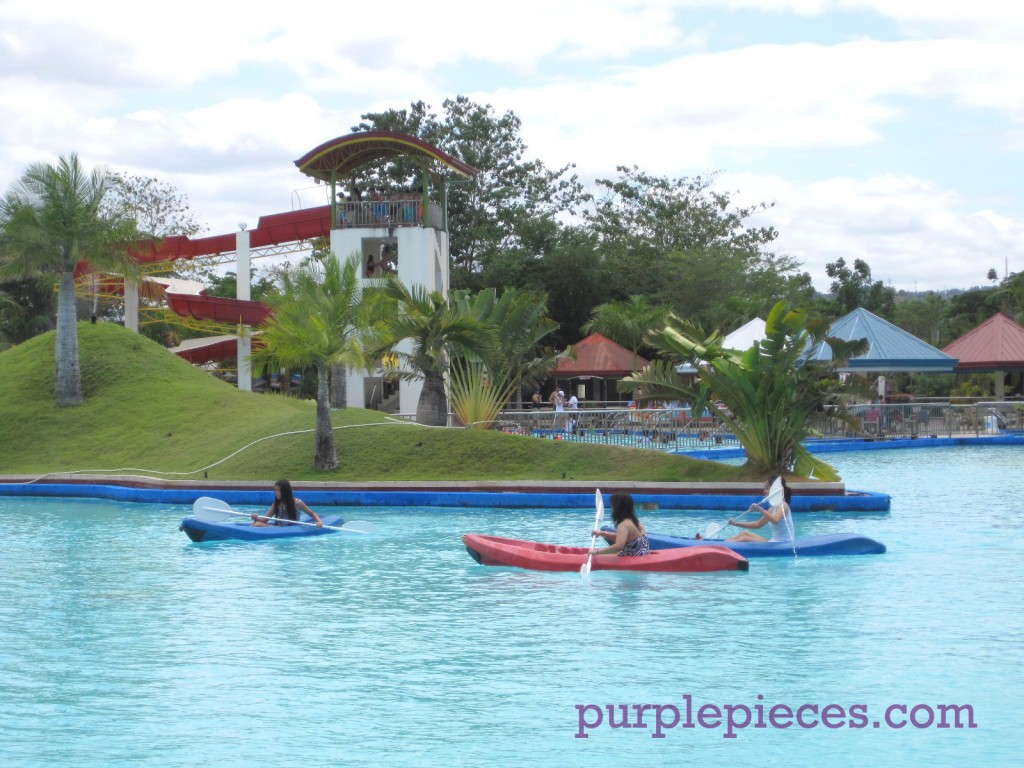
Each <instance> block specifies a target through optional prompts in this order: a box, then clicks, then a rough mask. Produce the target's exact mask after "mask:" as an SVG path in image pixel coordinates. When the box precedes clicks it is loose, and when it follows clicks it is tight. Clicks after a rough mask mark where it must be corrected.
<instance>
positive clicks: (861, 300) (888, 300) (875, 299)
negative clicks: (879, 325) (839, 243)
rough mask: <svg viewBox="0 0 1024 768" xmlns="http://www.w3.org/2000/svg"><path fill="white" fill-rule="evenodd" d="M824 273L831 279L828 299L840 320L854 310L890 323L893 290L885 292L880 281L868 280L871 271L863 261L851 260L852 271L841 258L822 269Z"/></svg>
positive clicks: (894, 290)
mask: <svg viewBox="0 0 1024 768" xmlns="http://www.w3.org/2000/svg"><path fill="white" fill-rule="evenodd" d="M825 273H826V274H827V275H828V276H829V277H831V278H832V285H831V290H832V298H833V303H834V306H835V311H836V316H837V317H839V316H842V315H845V314H847V313H849V312H852V311H853V310H855V309H857V308H858V307H863V308H864V309H866V310H868V311H869V312H874V313H875V314H876V315H878V316H879V317H884V318H885V319H886V320H891V319H892V317H893V314H894V312H895V309H896V289H894V288H887V287H886V286H885V284H884V283H883V282H882V281H881V280H874V281H873V280H872V279H871V267H869V266H868V263H867V262H866V261H864V260H863V259H855V260H854V262H853V269H850V267H848V266H846V259H843V258H842V257H840V258H838V259H836V260H835V261H833V262H830V263H828V264H826V265H825Z"/></svg>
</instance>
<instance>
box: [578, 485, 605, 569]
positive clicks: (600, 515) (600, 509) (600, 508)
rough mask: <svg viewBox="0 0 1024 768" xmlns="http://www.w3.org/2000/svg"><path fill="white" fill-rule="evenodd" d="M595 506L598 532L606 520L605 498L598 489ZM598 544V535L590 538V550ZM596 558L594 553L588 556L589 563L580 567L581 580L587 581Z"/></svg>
mask: <svg viewBox="0 0 1024 768" xmlns="http://www.w3.org/2000/svg"><path fill="white" fill-rule="evenodd" d="M594 506H595V507H597V512H596V513H594V530H595V531H596V530H597V529H598V528H599V527H600V526H601V521H602V520H604V496H602V495H601V489H600V488H598V489H597V490H596V491H595V492H594ZM596 543H597V534H596V533H595V534H593V535H592V536H591V537H590V548H591V549H593V548H594V545H595V544H596ZM593 558H594V555H593V554H592V553H588V554H587V562H585V563H584V564H583V565H581V566H580V578H582V579H585V578H587V577H588V576H589V575H590V561H591V560H592V559H593Z"/></svg>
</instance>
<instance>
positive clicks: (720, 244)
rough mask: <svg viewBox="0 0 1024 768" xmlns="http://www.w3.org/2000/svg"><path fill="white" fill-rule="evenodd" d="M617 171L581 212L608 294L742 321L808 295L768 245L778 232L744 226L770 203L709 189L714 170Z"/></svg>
mask: <svg viewBox="0 0 1024 768" xmlns="http://www.w3.org/2000/svg"><path fill="white" fill-rule="evenodd" d="M618 173H619V176H618V178H617V179H599V180H598V181H597V185H598V187H599V188H600V189H601V190H602V192H601V193H599V195H598V200H597V202H596V204H595V206H594V208H593V209H592V210H590V211H587V212H585V219H586V222H587V225H588V227H589V229H590V231H592V232H593V233H594V235H595V236H596V237H597V240H598V246H597V247H598V251H599V253H600V256H601V259H602V260H603V266H604V271H605V275H606V283H605V284H606V285H607V286H608V287H607V289H606V296H607V295H608V294H609V293H610V294H611V299H612V300H622V299H626V298H627V297H628V296H631V295H642V296H646V297H649V298H650V300H651V301H652V302H653V303H657V304H663V305H665V306H666V307H670V308H672V309H673V310H674V311H675V312H676V313H677V314H679V315H680V316H685V317H688V318H690V319H691V320H693V321H694V322H698V323H707V324H714V325H732V324H735V325H738V324H740V322H741V321H742V320H749V319H750V317H751V316H752V315H753V314H758V313H759V312H761V311H766V310H767V309H768V308H770V306H771V305H772V304H774V303H775V301H777V300H778V299H780V298H793V299H795V298H797V297H798V296H802V295H806V293H807V290H808V287H809V286H810V277H809V276H806V275H798V274H797V273H796V266H797V265H796V262H794V261H793V260H792V259H790V258H788V257H784V256H777V255H775V254H773V253H772V252H771V250H770V246H771V244H772V242H773V241H774V240H775V239H776V237H777V236H778V233H777V232H776V231H775V230H774V228H772V227H758V226H752V225H751V224H750V220H751V219H752V218H753V217H754V216H756V215H758V214H760V213H762V212H763V211H765V210H767V209H768V208H770V207H771V206H770V205H769V204H767V203H762V204H759V205H753V206H745V207H737V206H735V205H734V204H733V202H732V199H731V197H730V196H729V195H728V194H726V193H723V192H718V191H716V190H714V189H713V184H714V182H715V177H714V176H711V177H707V178H705V177H700V176H698V177H696V178H693V179H687V178H681V179H669V178H664V177H658V176H652V175H650V174H647V173H644V172H642V171H640V170H638V169H637V168H635V167H633V168H627V167H625V166H620V167H619V168H618ZM793 281H796V284H795V285H791V283H792V282H793ZM762 297H764V298H762ZM752 302H756V309H754V310H753V311H752V309H751V304H752Z"/></svg>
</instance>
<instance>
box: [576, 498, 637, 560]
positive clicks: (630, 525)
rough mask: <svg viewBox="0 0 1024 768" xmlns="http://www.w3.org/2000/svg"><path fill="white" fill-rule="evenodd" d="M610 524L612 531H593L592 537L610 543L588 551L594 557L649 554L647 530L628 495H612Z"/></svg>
mask: <svg viewBox="0 0 1024 768" xmlns="http://www.w3.org/2000/svg"><path fill="white" fill-rule="evenodd" d="M612 522H613V523H615V530H614V531H594V532H593V535H594V536H603V537H604V539H605V541H608V542H610V545H609V546H607V547H602V548H601V549H592V550H590V553H591V554H594V555H614V554H616V553H618V554H619V555H622V556H624V557H629V556H635V555H649V554H651V544H650V542H648V541H647V530H646V529H645V528H644V524H643V523H641V522H640V520H639V518H637V516H636V512H635V511H634V509H633V497H632V496H630V495H629V494H628V493H615V494H612Z"/></svg>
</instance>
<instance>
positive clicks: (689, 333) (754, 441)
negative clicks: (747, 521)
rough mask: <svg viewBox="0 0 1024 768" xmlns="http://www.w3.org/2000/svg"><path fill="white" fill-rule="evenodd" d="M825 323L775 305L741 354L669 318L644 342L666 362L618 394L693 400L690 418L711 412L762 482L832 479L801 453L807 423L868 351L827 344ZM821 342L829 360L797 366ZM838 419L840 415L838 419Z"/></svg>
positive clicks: (858, 345) (862, 344) (863, 344)
mask: <svg viewBox="0 0 1024 768" xmlns="http://www.w3.org/2000/svg"><path fill="white" fill-rule="evenodd" d="M827 327H828V326H827V323H826V321H825V320H824V319H823V318H818V317H813V318H812V317H811V316H810V314H809V313H808V311H807V310H806V309H794V308H793V307H791V306H790V305H789V304H788V303H787V302H784V301H780V302H778V303H777V304H776V305H775V306H774V307H773V308H772V311H771V312H770V313H769V314H768V319H767V321H766V328H765V331H766V338H765V339H764V340H762V341H759V342H755V343H754V345H753V346H752V347H751V348H750V349H749V350H747V351H745V352H736V351H733V350H729V349H725V348H724V347H723V346H722V337H721V335H720V334H718V333H717V332H716V333H714V334H712V335H711V336H709V337H707V338H705V339H703V340H699V337H700V336H701V335H703V334H702V333H700V332H699V330H697V329H695V328H694V327H693V326H690V325H688V324H686V323H685V322H683V321H680V320H679V319H678V318H676V317H674V316H670V318H669V322H668V324H667V325H666V326H665V328H664V329H663V330H661V331H658V332H657V333H654V334H652V335H651V336H650V337H649V339H650V341H651V343H652V344H653V345H654V346H655V347H657V348H658V349H659V350H661V351H662V352H664V353H665V356H666V358H667V359H666V360H656V361H654V362H652V363H651V364H650V365H649V366H648V367H647V368H645V369H644V370H643V371H642V372H640V373H638V374H635V375H633V376H631V377H629V378H626V379H623V382H622V386H621V388H622V389H634V388H640V394H639V395H638V399H640V400H642V401H651V400H675V399H690V400H693V401H694V412H696V413H701V412H703V409H704V408H705V407H707V408H709V409H711V410H712V411H714V412H715V413H716V414H717V415H718V416H719V417H720V418H721V419H722V420H723V421H724V422H725V423H726V424H728V425H729V427H730V428H731V429H732V431H733V433H734V434H735V435H736V437H737V439H738V440H739V441H740V444H741V445H742V446H743V448H744V449H745V450H746V453H747V464H748V466H751V467H752V468H754V469H755V470H757V471H758V472H759V473H762V474H763V475H764V476H766V477H768V476H772V475H778V474H782V473H783V472H786V471H789V470H790V469H792V470H793V471H795V472H796V473H797V474H799V475H802V476H805V477H817V478H819V479H821V480H837V479H839V478H838V474H837V473H836V471H835V469H834V468H832V467H831V466H830V465H829V464H827V463H826V462H824V461H822V460H821V459H818V458H816V457H815V456H813V455H812V454H811V453H810V452H808V450H807V449H806V448H805V447H804V446H803V441H804V439H805V438H807V437H809V436H810V434H811V426H810V423H811V422H810V420H811V417H812V416H813V415H814V414H815V413H816V412H818V411H820V410H822V409H823V408H824V406H825V405H826V404H829V403H831V402H832V400H833V399H834V396H835V395H836V394H838V392H839V391H840V388H841V384H840V382H839V380H838V378H837V377H836V376H835V374H836V371H837V369H839V368H842V367H843V366H844V365H846V362H847V361H848V360H849V359H850V358H851V357H857V356H858V355H861V354H863V353H864V352H865V351H867V346H868V342H867V340H866V339H858V340H856V341H850V342H847V341H843V340H842V339H836V338H832V337H826V336H825V332H826V331H827ZM822 339H823V340H824V341H825V342H826V343H827V344H828V345H829V346H830V347H831V348H832V360H831V361H829V362H828V363H824V364H813V365H811V364H807V365H805V364H803V356H804V355H805V354H806V352H807V350H808V349H809V344H810V343H811V342H815V341H818V340H822ZM681 362H687V363H690V364H691V365H693V366H694V367H695V368H696V369H697V370H698V372H699V375H698V377H697V382H696V384H695V385H691V384H689V383H687V380H686V379H685V378H684V377H682V376H680V375H679V373H677V372H676V366H677V365H678V364H679V363H681ZM836 415H837V416H838V417H840V418H844V414H843V413H842V412H838V413H837V414H836Z"/></svg>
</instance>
